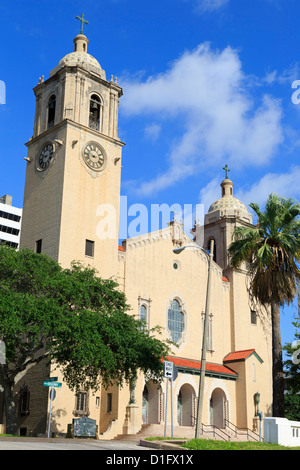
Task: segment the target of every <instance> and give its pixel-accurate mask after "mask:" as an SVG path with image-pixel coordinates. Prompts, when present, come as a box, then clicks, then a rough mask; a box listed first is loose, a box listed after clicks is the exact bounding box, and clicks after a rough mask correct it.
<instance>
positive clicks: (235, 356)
mask: <svg viewBox="0 0 300 470" xmlns="http://www.w3.org/2000/svg"><path fill="white" fill-rule="evenodd" d="M252 354H255V356H256V357H257V359H258V360H259V361H260V362H263V361H262V359H261V358H260V357H259V355H258V354H257V353H256V351H255V349H244V350H242V351H235V352H232V353H229V354H227V356H225V357H224V360H223V362H224V364H225V363H226V362H234V361H244V360H245V359H248V357H250V356H252Z"/></svg>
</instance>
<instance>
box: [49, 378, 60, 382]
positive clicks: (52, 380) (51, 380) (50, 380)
mask: <svg viewBox="0 0 300 470" xmlns="http://www.w3.org/2000/svg"><path fill="white" fill-rule="evenodd" d="M57 381H58V377H49V379H48V382H57Z"/></svg>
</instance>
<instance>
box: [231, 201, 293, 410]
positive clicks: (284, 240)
mask: <svg viewBox="0 0 300 470" xmlns="http://www.w3.org/2000/svg"><path fill="white" fill-rule="evenodd" d="M250 207H251V208H252V209H253V211H254V212H255V214H256V215H257V217H258V223H257V225H256V226H255V227H238V228H237V229H236V230H235V232H234V236H235V240H234V241H233V243H232V244H231V246H230V247H229V250H228V254H229V259H230V263H231V266H232V267H234V268H238V267H240V266H241V264H242V263H244V262H246V263H248V265H247V267H248V269H249V274H250V279H251V287H250V288H251V290H252V293H253V295H254V296H255V297H256V299H257V300H259V301H260V303H261V304H263V305H270V306H271V319H272V352H273V415H274V416H284V378H283V361H282V344H281V333H280V306H283V305H284V304H285V303H286V302H287V303H290V302H292V300H293V299H294V297H295V294H296V290H297V288H296V282H297V279H298V278H299V276H300V273H299V270H298V267H297V262H298V261H299V257H300V220H299V215H300V205H299V203H297V202H295V201H294V200H293V199H292V198H288V199H285V198H282V197H279V196H277V195H276V194H270V196H269V198H268V200H267V202H266V205H265V209H264V211H261V210H260V208H259V205H258V204H255V203H252V204H250Z"/></svg>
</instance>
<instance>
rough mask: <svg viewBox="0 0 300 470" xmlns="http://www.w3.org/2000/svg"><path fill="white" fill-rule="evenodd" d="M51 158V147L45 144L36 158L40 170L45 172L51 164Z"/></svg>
mask: <svg viewBox="0 0 300 470" xmlns="http://www.w3.org/2000/svg"><path fill="white" fill-rule="evenodd" d="M52 157H53V145H52V144H47V145H45V147H44V148H43V150H42V151H41V153H40V155H39V158H38V165H39V169H40V170H46V168H48V166H49V165H50V163H51V160H52Z"/></svg>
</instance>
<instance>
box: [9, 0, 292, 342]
mask: <svg viewBox="0 0 300 470" xmlns="http://www.w3.org/2000/svg"><path fill="white" fill-rule="evenodd" d="M82 12H84V14H85V18H86V19H87V20H88V21H89V25H87V26H85V29H84V33H85V34H86V35H87V36H88V38H89V41H90V43H89V49H88V52H89V53H90V54H91V55H93V56H94V57H96V58H97V60H99V62H100V64H101V66H102V68H103V69H104V70H105V71H106V75H107V77H110V76H111V74H113V75H114V76H117V77H118V83H119V85H120V86H121V87H122V88H123V90H124V96H123V97H122V99H121V102H120V118H119V134H120V138H121V139H122V141H124V142H125V143H126V146H125V148H124V150H123V170H122V191H121V194H122V195H123V196H127V198H128V205H131V204H134V203H141V204H145V205H146V206H147V207H150V205H151V204H154V203H155V204H162V203H167V204H169V205H172V204H175V203H178V204H180V205H181V206H182V207H183V205H184V204H193V205H196V204H204V210H205V211H207V210H208V208H209V205H210V204H211V203H212V202H213V201H214V200H216V199H218V198H219V197H220V182H221V181H222V179H223V178H224V171H223V170H222V168H223V166H224V165H225V164H228V165H229V167H230V169H231V172H230V178H231V179H232V180H233V182H234V184H235V186H234V195H235V196H236V197H238V198H240V199H241V200H242V201H243V202H244V203H245V204H249V203H250V202H252V201H254V202H258V203H261V204H263V202H264V201H265V200H266V198H267V196H268V194H269V193H270V192H277V193H278V194H280V195H282V196H285V197H287V196H292V197H295V198H296V199H299V200H300V184H299V181H300V161H299V152H300V133H299V129H300V104H297V100H295V99H294V100H293V101H294V102H293V101H292V95H293V93H294V92H295V91H297V90H295V89H293V88H292V84H293V82H294V81H295V80H300V68H299V54H300V52H299V51H300V49H299V44H300V28H299V18H300V2H299V0H242V1H241V0H172V1H171V0H160V1H158V0H152V1H151V2H146V1H143V0H139V1H137V0H105V1H102V0H97V2H95V1H91V0H87V1H80V2H79V1H78V0H72V1H70V0H60V1H58V0H51V2H49V1H45V0H40V1H38V2H37V1H35V0H32V1H31V2H25V1H21V0H15V1H14V2H2V3H1V5H0V27H1V66H0V81H2V82H4V83H5V88H6V103H5V104H0V193H1V194H0V195H2V194H11V195H12V196H13V204H14V205H16V206H18V207H21V206H22V201H23V190H24V179H25V168H26V162H25V161H24V157H26V147H25V146H24V143H25V142H27V141H28V140H29V139H30V137H31V136H32V129H33V120H34V109H35V99H34V94H33V91H32V88H33V87H34V86H35V85H36V84H37V83H38V79H39V77H41V76H42V75H44V76H45V78H48V76H49V72H50V70H51V69H53V68H54V67H55V66H56V65H57V63H58V62H59V60H60V59H61V58H62V57H63V56H64V55H65V54H67V53H68V52H71V51H72V50H73V38H74V37H75V36H76V35H77V34H78V33H79V29H80V25H79V22H78V21H77V20H76V19H75V17H76V15H80V14H81V13H82ZM0 84H1V82H0ZM0 93H1V88H0ZM299 96H300V95H299ZM294 97H295V95H294ZM296 97H297V96H296ZM0 103H1V99H0ZM293 310H295V308H292V309H287V312H286V314H285V316H284V324H286V325H289V324H290V320H291V318H292V314H293ZM293 331H294V330H293V327H292V328H291V329H290V328H285V329H284V333H283V334H284V338H283V339H284V340H286V341H292V339H293V338H292V337H291V336H292V334H293Z"/></svg>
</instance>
